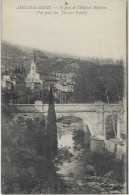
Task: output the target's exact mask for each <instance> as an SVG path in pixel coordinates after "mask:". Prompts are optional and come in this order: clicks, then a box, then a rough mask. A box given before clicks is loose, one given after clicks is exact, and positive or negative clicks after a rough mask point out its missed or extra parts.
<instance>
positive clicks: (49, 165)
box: [1, 89, 64, 194]
mask: <svg viewBox="0 0 129 195" xmlns="http://www.w3.org/2000/svg"><path fill="white" fill-rule="evenodd" d="M49 97H50V99H49V112H48V120H47V125H45V123H46V122H45V120H44V119H42V120H39V118H36V119H35V120H34V119H32V118H28V119H26V120H25V119H23V118H22V117H19V118H18V119H17V121H15V122H14V121H13V116H12V114H9V113H8V107H6V106H2V119H3V120H2V121H3V122H2V155H1V156H2V193H3V194H10V193H11V194H14V193H15V194H23V193H25V194H30V193H33V194H35V193H38V194H39V193H45V194H46V193H61V192H62V191H61V190H63V183H62V181H61V180H60V178H59V176H58V175H57V174H56V170H55V166H54V163H53V159H54V158H55V157H56V155H57V133H56V131H57V129H56V123H55V121H56V118H55V111H54V102H53V94H52V89H51V91H50V96H49ZM63 191H64V190H63Z"/></svg>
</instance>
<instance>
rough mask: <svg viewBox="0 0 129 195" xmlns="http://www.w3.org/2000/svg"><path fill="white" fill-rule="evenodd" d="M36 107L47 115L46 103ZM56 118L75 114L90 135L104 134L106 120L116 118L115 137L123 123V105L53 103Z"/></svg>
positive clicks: (118, 134) (118, 135)
mask: <svg viewBox="0 0 129 195" xmlns="http://www.w3.org/2000/svg"><path fill="white" fill-rule="evenodd" d="M35 106H36V109H37V110H39V111H41V112H43V113H44V115H47V112H48V105H47V104H42V105H38V104H37V105H35ZM55 111H56V117H57V119H59V118H62V117H65V116H75V117H78V118H81V119H83V130H84V131H87V126H88V128H89V130H90V133H91V135H92V136H96V135H103V136H106V120H107V118H108V117H109V116H113V115H115V116H116V118H117V137H120V134H121V128H122V127H123V125H124V120H123V113H124V106H123V105H120V104H110V105H109V104H103V103H101V104H99V103H98V104H55Z"/></svg>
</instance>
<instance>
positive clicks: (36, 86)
mask: <svg viewBox="0 0 129 195" xmlns="http://www.w3.org/2000/svg"><path fill="white" fill-rule="evenodd" d="M35 62H36V59H35V56H34V61H32V63H31V69H30V72H29V74H28V75H27V78H26V83H27V87H29V88H31V90H33V91H35V92H36V91H37V92H38V91H39V90H41V89H42V86H43V81H42V80H41V79H40V74H39V73H37V72H36V63H35Z"/></svg>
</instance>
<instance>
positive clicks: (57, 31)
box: [2, 0, 126, 58]
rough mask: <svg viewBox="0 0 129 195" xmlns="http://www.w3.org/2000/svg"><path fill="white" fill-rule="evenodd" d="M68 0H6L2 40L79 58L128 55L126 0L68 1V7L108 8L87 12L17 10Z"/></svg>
mask: <svg viewBox="0 0 129 195" xmlns="http://www.w3.org/2000/svg"><path fill="white" fill-rule="evenodd" d="M65 1H66V0H65ZM65 1H63V0H58V1H57V0H47V1H46V0H3V2H2V39H3V40H6V41H9V42H11V43H14V44H16V45H24V46H28V47H33V48H39V49H43V50H46V51H51V52H58V53H66V54H72V55H78V56H80V57H82V56H84V57H87V56H89V57H103V58H108V57H110V58H125V55H126V50H125V49H126V6H125V5H126V0H68V1H67V3H68V6H80V5H81V6H82V5H83V6H105V7H108V8H107V9H103V10H102V9H92V10H87V15H78V14H75V15H66V14H65V15H61V14H59V15H35V12H36V11H35V10H27V9H26V10H19V9H17V7H18V6H20V5H21V6H22V5H26V6H28V5H31V6H33V5H38V6H44V5H48V6H54V7H59V6H63V7H65V5H64V2H65ZM42 11H43V10H42ZM52 11H53V10H52ZM57 11H59V12H60V10H58V9H57ZM68 11H71V10H68ZM82 11H84V10H82ZM85 11H86V10H85Z"/></svg>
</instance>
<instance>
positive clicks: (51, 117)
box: [46, 86, 58, 155]
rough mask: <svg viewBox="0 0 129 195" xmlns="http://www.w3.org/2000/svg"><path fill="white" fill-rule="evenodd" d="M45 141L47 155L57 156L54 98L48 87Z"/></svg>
mask: <svg viewBox="0 0 129 195" xmlns="http://www.w3.org/2000/svg"><path fill="white" fill-rule="evenodd" d="M46 129H47V139H48V143H51V144H49V146H48V153H50V154H51V153H53V155H56V154H57V148H58V146H57V126H56V113H55V107H54V97H53V92H52V86H51V87H50V95H49V108H48V116H47V127H46Z"/></svg>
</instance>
